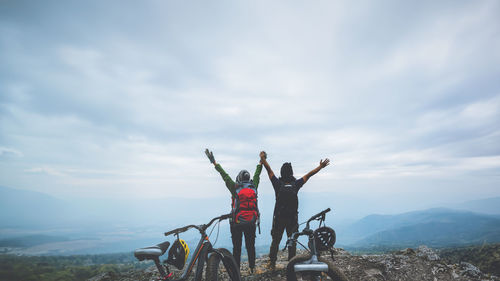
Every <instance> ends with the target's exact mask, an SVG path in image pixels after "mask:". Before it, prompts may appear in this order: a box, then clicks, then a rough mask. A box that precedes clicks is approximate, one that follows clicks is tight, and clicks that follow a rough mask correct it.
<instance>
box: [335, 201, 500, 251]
mask: <svg viewBox="0 0 500 281" xmlns="http://www.w3.org/2000/svg"><path fill="white" fill-rule="evenodd" d="M339 235H342V236H345V239H343V240H342V239H339V240H340V241H343V244H344V245H347V246H350V247H364V248H369V247H415V246H418V245H428V246H432V247H449V246H460V245H471V244H481V243H495V242H500V216H498V215H487V214H480V213H473V212H468V211H458V210H452V209H444V208H436V209H428V210H424V211H416V212H408V213H404V214H399V215H370V216H367V217H365V218H363V219H361V220H359V221H357V222H356V223H354V224H352V225H351V226H349V227H348V228H346V229H344V230H343V231H342V232H341V233H339Z"/></svg>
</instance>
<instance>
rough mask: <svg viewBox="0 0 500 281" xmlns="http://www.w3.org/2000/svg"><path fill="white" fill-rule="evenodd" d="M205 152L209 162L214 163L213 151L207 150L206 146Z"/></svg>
mask: <svg viewBox="0 0 500 281" xmlns="http://www.w3.org/2000/svg"><path fill="white" fill-rule="evenodd" d="M205 154H206V155H207V157H208V160H210V163H212V164H214V165H215V157H214V153H213V152H212V151H209V150H208V148H207V149H205Z"/></svg>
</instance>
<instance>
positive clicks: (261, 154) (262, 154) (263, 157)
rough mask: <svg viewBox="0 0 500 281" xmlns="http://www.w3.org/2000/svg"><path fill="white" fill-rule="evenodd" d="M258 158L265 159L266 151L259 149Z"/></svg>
mask: <svg viewBox="0 0 500 281" xmlns="http://www.w3.org/2000/svg"><path fill="white" fill-rule="evenodd" d="M259 157H260V160H264V159H267V153H266V152H265V151H261V152H260V154H259Z"/></svg>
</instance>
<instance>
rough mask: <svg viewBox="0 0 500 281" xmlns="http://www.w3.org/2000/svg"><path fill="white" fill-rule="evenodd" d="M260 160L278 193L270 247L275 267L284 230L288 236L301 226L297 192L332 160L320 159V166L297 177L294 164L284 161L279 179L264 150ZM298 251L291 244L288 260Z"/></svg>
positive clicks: (271, 259) (272, 263)
mask: <svg viewBox="0 0 500 281" xmlns="http://www.w3.org/2000/svg"><path fill="white" fill-rule="evenodd" d="M260 159H261V160H260V162H261V163H262V164H263V165H264V167H265V168H266V171H267V174H268V175H269V179H270V180H271V183H272V185H273V188H274V193H275V195H276V204H275V205H274V214H273V226H272V230H271V236H272V242H271V248H270V249H269V267H270V268H271V269H274V268H275V266H276V258H277V254H278V247H279V244H280V242H281V238H282V237H283V232H284V231H285V229H286V234H287V236H290V235H291V234H292V233H294V232H297V231H298V228H299V223H298V208H299V199H298V197H297V193H298V192H299V189H300V188H301V187H302V186H303V185H304V184H305V183H306V182H307V181H308V180H309V178H310V177H312V176H313V175H314V174H316V173H317V172H319V171H320V170H321V169H323V168H324V167H326V166H328V164H330V160H329V159H328V158H326V159H325V160H320V161H319V166H318V167H316V168H315V169H313V170H312V171H310V172H309V173H307V174H306V175H305V176H303V177H301V178H299V179H296V178H295V177H294V176H293V169H292V164H291V163H289V162H286V163H283V165H282V166H281V177H280V178H279V179H278V178H277V177H276V176H275V175H274V172H273V170H272V169H271V167H270V166H269V163H267V154H266V152H264V151H262V152H261V153H260ZM295 253H296V244H295V243H294V244H292V245H289V247H288V260H290V259H291V258H293V257H294V256H295Z"/></svg>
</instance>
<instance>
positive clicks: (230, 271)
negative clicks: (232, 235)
mask: <svg viewBox="0 0 500 281" xmlns="http://www.w3.org/2000/svg"><path fill="white" fill-rule="evenodd" d="M221 261H222V264H221ZM205 276H206V280H207V281H219V280H231V281H241V276H240V269H239V267H238V264H237V263H236V260H235V259H234V257H233V255H232V254H231V252H229V251H228V250H226V249H224V248H218V249H215V250H214V252H213V253H212V254H210V256H209V257H208V262H207V272H206V274H205Z"/></svg>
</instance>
